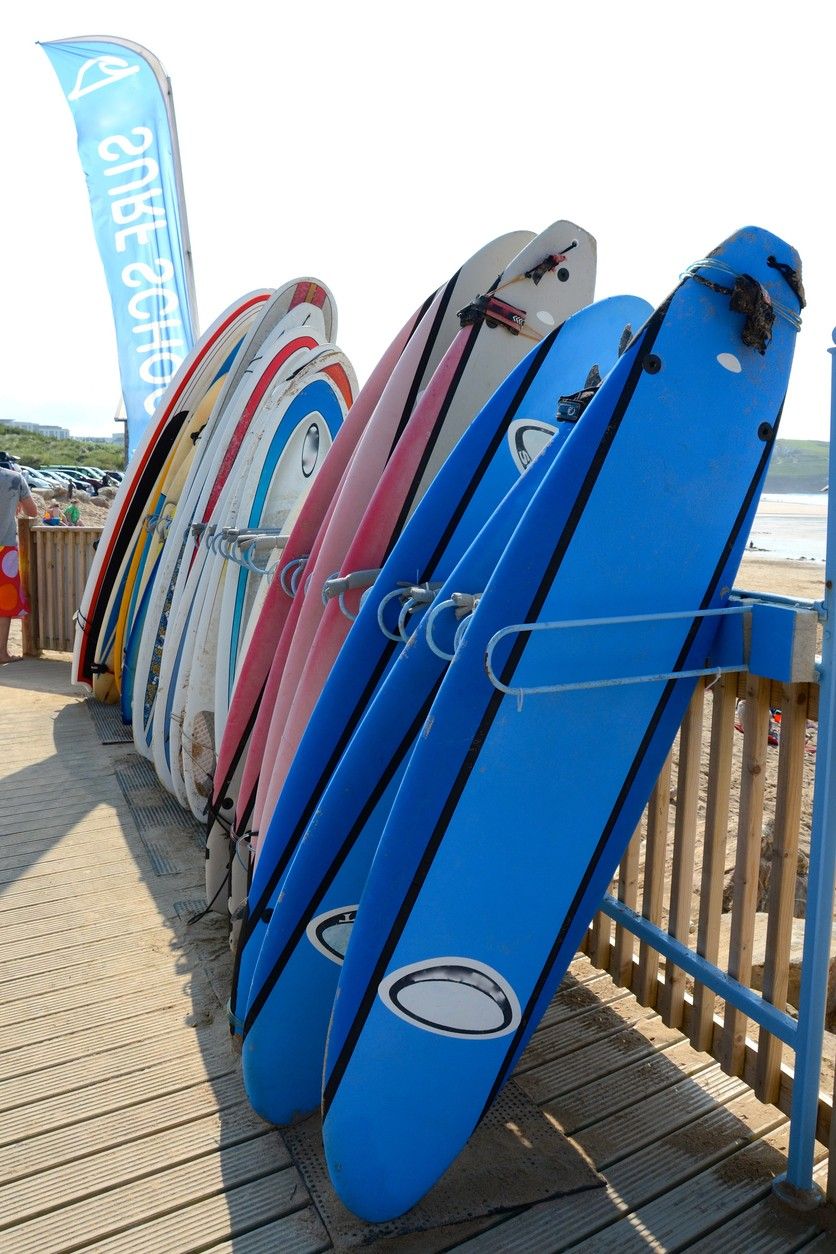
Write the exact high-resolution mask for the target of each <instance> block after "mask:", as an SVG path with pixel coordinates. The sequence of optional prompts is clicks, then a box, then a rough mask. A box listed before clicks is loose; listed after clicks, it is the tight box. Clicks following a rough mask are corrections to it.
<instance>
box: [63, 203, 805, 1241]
mask: <svg viewBox="0 0 836 1254" xmlns="http://www.w3.org/2000/svg"><path fill="white" fill-rule="evenodd" d="M595 268H596V246H595V241H594V240H593V239H592V237H591V236H590V235H589V234H588V233H587V232H586V231H584V230H582V229H581V228H580V227H578V226H576V225H574V224H572V223H570V222H565V221H559V222H556V223H554V224H553V225H552V226H550V227H549V228H548V229H547V230H546V231H544V232H543V233H542V234H540V235H538V236H536V237H535V236H533V235H532V234H531V233H529V232H514V233H511V234H509V235H506V236H503V237H501V238H500V239H498V240H494V241H493V242H491V243H490V244H488V245H486V246H485V247H484V248H483V249H481V250H480V251H479V252H478V253H476V254H475V256H474V257H472V258H471V259H470V260H469V261H468V262H466V263H465V264H464V265H463V266H462V267H461V269H460V270H458V271H457V272H456V274H455V275H453V276H452V278H451V279H450V280H449V281H448V282H447V283H446V284H444V286H443V287H441V288H439V289H438V290H437V291H436V292H435V293H434V294H433V295H432V296H431V297H430V298H429V299H427V300H426V301H425V302H424V303H423V304H422V305H421V306H420V307H419V308H418V309H417V310H416V312H415V313H414V314H413V315H412V316H411V317H410V318H409V319H408V320H407V322H406V323H405V324H404V326H403V327H402V328H401V330H400V331H399V332H398V333H397V335H396V336H395V338H394V339H393V341H392V343H391V344H390V346H389V347H388V349H387V350H386V352H385V353H384V354H383V356H382V357H381V359H380V362H379V363H378V365H377V367H376V368H375V370H374V371H373V372H372V374H371V376H370V377H369V379H368V381H367V382H366V383H365V385H364V386H363V388H362V389H360V390H359V391H358V390H357V387H356V382H355V379H354V376H353V373H352V370H351V367H350V365H349V363H348V362H347V360H346V359H345V357H344V355H343V354H342V353H341V352H340V351H339V349H338V348H336V347H335V345H334V342H333V341H334V335H335V313H334V307H333V302H332V300H331V297H330V294H329V293H328V291H327V289H326V288H325V287H324V286H323V285H322V284H321V283H319V282H318V281H316V280H313V279H305V280H299V281H297V282H295V283H291V284H289V285H287V286H286V287H284V288H282V289H280V290H279V291H278V292H275V293H270V292H267V291H263V292H257V293H252V294H250V295H249V296H247V297H245V298H244V299H243V300H241V301H240V302H238V303H237V304H236V305H235V306H234V307H232V308H231V309H230V310H228V311H227V312H226V313H225V314H224V315H223V316H222V317H221V318H220V319H218V321H217V322H216V323H215V324H214V325H213V326H212V327H211V328H210V329H209V331H207V332H206V334H205V335H204V336H203V338H202V339H201V341H200V343H199V344H198V345H197V347H196V349H195V350H194V352H193V354H192V356H191V357H190V359H189V360H188V361H187V362H186V363H185V364H184V366H183V367H182V368H181V371H180V373H179V375H178V377H177V378H176V379H175V381H174V382H173V384H172V385H171V388H170V389H169V392H168V394H167V396H166V397H165V398H164V400H163V402H162V404H161V406H160V408H159V410H158V412H157V415H156V416H155V420H154V422H153V423H152V425H151V428H150V429H149V432H148V434H147V435H146V438H145V440H144V442H143V445H142V447H141V448H140V449H139V451H138V452H137V454H136V456H135V457H134V459H133V460H132V462H131V465H130V467H129V469H128V473H127V475H126V477H125V482H124V483H123V485H122V488H121V490H120V493H119V495H118V497H117V499H116V501H115V503H114V508H113V509H112V511H111V515H110V519H109V523H108V527H107V529H106V531H105V533H104V534H103V537H102V541H101V542H100V545H99V549H98V551H97V554H96V560H95V563H94V567H93V570H92V572H91V576H90V580H89V582H88V586H87V589H86V591H85V595H84V601H83V604H82V607H81V611H80V614H79V620H78V623H79V625H78V632H77V638H76V648H75V654H74V660H73V668H74V669H73V674H74V678H75V679H76V681H77V682H80V683H86V684H88V685H89V686H92V687H93V689H94V691H95V692H96V693H97V694H98V695H99V696H101V697H102V699H106V700H116V699H118V700H119V701H120V703H121V709H122V715H123V718H124V719H125V721H126V722H130V723H131V724H132V727H133V735H134V741H135V744H136V746H137V749H138V750H139V752H141V753H144V754H145V755H147V756H149V757H151V758H153V761H154V763H155V766H156V769H157V773H158V775H159V778H160V780H161V781H162V782H163V783H164V784H165V785H166V787H168V788H169V789H171V791H172V792H173V793H174V794H175V795H176V796H177V797H178V798H179V799H180V801H181V802H182V803H183V804H184V805H186V806H188V807H190V808H191V809H192V811H193V812H194V813H195V814H196V815H198V816H199V817H201V818H205V819H206V821H207V894H208V900H209V902H210V905H211V906H212V908H214V909H219V910H221V911H226V910H229V911H230V914H231V919H232V924H233V936H234V938H235V969H234V977H233V986H232V989H231V996H230V1022H231V1025H232V1029H233V1031H234V1032H236V1033H238V1034H240V1035H241V1036H242V1038H243V1043H242V1065H243V1074H244V1082H245V1086H246V1090H247V1094H248V1097H249V1099H250V1101H251V1103H252V1104H253V1106H254V1108H255V1109H256V1110H257V1111H258V1112H259V1113H260V1114H262V1115H263V1116H264V1117H265V1118H267V1119H268V1120H270V1121H272V1122H274V1123H278V1124H282V1123H286V1122H288V1121H291V1120H293V1119H296V1118H299V1117H301V1116H303V1115H306V1114H308V1113H310V1112H312V1111H313V1110H315V1109H316V1108H317V1107H319V1106H320V1104H321V1105H322V1111H323V1118H324V1122H323V1136H324V1144H325V1153H326V1159H327V1162H328V1166H329V1170H330V1172H331V1176H332V1180H333V1182H334V1185H335V1188H336V1189H337V1192H338V1193H339V1195H340V1197H341V1198H342V1199H343V1201H344V1202H345V1203H346V1205H348V1206H349V1207H350V1208H351V1209H352V1210H354V1211H355V1212H356V1213H357V1214H359V1215H362V1216H363V1217H365V1218H367V1219H370V1220H383V1219H389V1218H392V1217H394V1216H396V1215H398V1214H400V1213H402V1212H403V1211H404V1210H406V1209H408V1208H409V1207H410V1206H412V1205H413V1204H414V1203H415V1202H416V1201H417V1200H418V1199H419V1198H420V1197H421V1196H422V1195H423V1194H424V1193H425V1192H426V1191H427V1190H428V1189H429V1188H430V1187H431V1186H432V1184H433V1183H434V1182H435V1181H436V1180H437V1179H438V1177H439V1176H440V1175H441V1174H442V1173H443V1171H444V1170H445V1169H446V1167H447V1166H448V1165H449V1163H450V1162H451V1161H452V1160H453V1158H454V1157H455V1156H456V1154H457V1153H458V1152H459V1150H460V1149H461V1148H462V1147H463V1145H464V1144H465V1142H466V1141H467V1139H468V1137H469V1136H470V1134H471V1132H472V1131H473V1129H474V1127H475V1126H476V1124H477V1122H478V1120H479V1118H480V1116H481V1114H482V1113H483V1112H484V1110H485V1109H486V1108H487V1107H488V1106H489V1105H490V1103H491V1101H492V1100H493V1098H494V1097H495V1096H496V1094H497V1092H498V1091H499V1089H500V1088H501V1086H502V1084H503V1083H504V1081H505V1080H506V1079H507V1078H508V1076H509V1075H510V1073H511V1070H512V1069H513V1067H514V1064H515V1062H516V1060H517V1059H518V1057H519V1055H520V1053H521V1051H522V1050H523V1049H524V1047H525V1045H526V1043H527V1041H528V1040H529V1038H530V1036H531V1033H532V1032H533V1030H534V1028H535V1027H536V1025H537V1022H538V1020H539V1018H540V1017H541V1015H542V1013H543V1011H544V1010H545V1008H546V1006H547V1004H548V1001H549V999H550V998H551V996H552V994H553V992H554V990H555V988H556V987H557V984H558V983H559V981H560V979H561V978H562V976H563V974H564V973H565V970H566V968H567V966H568V964H569V962H570V961H571V958H572V956H573V954H574V952H575V949H576V947H577V945H578V943H579V941H580V939H581V937H582V935H583V931H584V929H585V927H586V926H587V924H588V921H589V919H590V918H591V917H592V915H593V913H594V911H595V909H596V907H597V904H598V902H599V901H600V898H601V896H602V894H603V893H604V891H605V889H606V887H607V885H608V883H609V881H610V878H611V876H612V873H613V870H614V868H615V866H616V864H617V862H618V860H619V858H620V856H621V853H622V852H623V849H624V847H625V846H626V843H627V841H628V839H629V837H630V835H631V834H632V832H633V830H634V828H635V825H636V823H637V821H638V819H639V816H640V814H641V810H642V808H643V806H644V803H645V801H646V799H647V796H648V794H649V792H650V790H651V788H652V785H653V783H654V780H655V778H656V775H657V774H658V771H659V769H660V768H661V765H662V762H663V761H664V758H665V755H666V754H667V751H668V749H669V747H670V744H671V742H672V740H673V737H674V735H675V733H676V729H677V727H678V725H679V721H680V719H681V717H682V714H683V713H684V710H685V708H686V706H687V703H688V700H689V699H690V695H691V693H692V691H693V686H694V684H695V683H696V682H697V678H698V676H699V674H700V672H701V670H702V668H704V666H705V664H706V658H707V657H708V655H709V653H710V648H711V642H712V638H713V636H714V634H715V633H716V630H717V624H718V622H719V617H720V616H719V614H718V611H719V610H721V609H722V608H723V607H724V606H725V604H726V602H727V600H728V597H729V591H730V589H731V587H732V584H733V580H734V575H735V573H736V570H737V566H738V564H739V561H740V557H741V555H742V551H743V547H744V544H745V541H746V536H747V535H748V531H749V527H750V525H751V520H752V517H753V515H754V512H755V509H756V506H757V500H758V495H759V492H760V490H761V488H762V485H763V480H764V477H765V474H766V470H767V465H768V461H769V456H770V453H771V449H772V446H773V444H774V440H775V437H776V433H777V428H778V420H779V416H780V412H781V406H782V403H783V397H784V394H785V391H786V386H787V381H788V377H789V370H790V364H791V360H792V353H793V347H794V340H795V334H796V332H797V330H798V327H799V325H800V317H799V314H800V309H801V307H802V306H803V290H802V287H801V280H800V264H799V261H798V257H797V254H796V253H795V252H794V250H792V249H791V248H790V247H789V246H788V245H787V244H785V243H784V242H783V241H781V240H780V239H778V238H777V237H775V236H772V235H770V234H769V233H767V232H765V231H763V230H760V229H758V228H754V227H750V228H746V229H744V230H742V231H739V232H737V233H736V234H734V235H732V236H731V237H730V238H729V239H728V240H726V241H725V242H724V243H723V244H721V245H720V246H719V247H718V248H716V249H715V250H714V251H713V252H712V253H711V254H710V255H708V256H707V257H705V258H703V259H702V260H699V261H697V262H694V263H693V264H692V265H691V266H690V267H689V268H688V269H687V270H686V271H685V273H684V274H683V275H682V276H681V277H680V281H679V283H678V286H676V287H675V289H674V291H673V293H672V295H671V296H670V297H669V298H668V299H667V300H666V301H665V302H663V304H662V305H661V306H660V307H659V308H657V309H655V310H653V309H652V308H651V307H650V305H648V304H647V303H646V302H645V301H643V300H641V299H639V298H637V297H633V296H618V297H610V298H608V299H605V300H600V301H598V302H596V303H592V300H593V291H594V283H595ZM349 940H350V945H349Z"/></svg>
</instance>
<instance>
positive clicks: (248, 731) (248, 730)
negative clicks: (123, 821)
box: [221, 292, 449, 818]
mask: <svg viewBox="0 0 836 1254" xmlns="http://www.w3.org/2000/svg"><path fill="white" fill-rule="evenodd" d="M435 296H436V293H435V292H431V293H430V295H429V296H428V297H427V298H426V300H425V301H424V303H423V304H422V305H421V307H420V309H419V310H418V312H417V313H416V315H415V318H414V319H413V323H412V326H411V328H410V331H409V334H408V335H407V337H406V343H405V344H404V349H405V348H406V345H407V344H408V343H409V341H410V340H411V339H412V337H413V336H414V334H415V332H416V330H417V329H418V326H419V324H420V322H421V319H422V318H423V317H424V314H425V313H426V312H427V310H428V309H429V308H430V306H431V305H432V303H433V301H434V300H435ZM448 300H449V298H448ZM407 412H408V411H407ZM268 678H269V676H267V677H265V679H264V682H263V684H262V685H261V687H260V689H259V692H258V695H257V697H256V704H255V709H254V711H253V713H252V714H251V715H250V717H249V718H248V720H247V723H246V726H245V728H244V731H243V734H242V736H241V738H240V739H239V741H238V745H237V746H236V749H235V752H234V754H233V756H232V759H231V762H230V767H229V770H228V771H227V773H226V775H225V777H224V780H223V782H222V784H221V790H222V792H224V793H225V791H226V789H228V788H229V785H230V783H231V782H232V778H233V775H234V774H235V769H236V767H237V765H238V762H239V760H240V758H241V754H242V753H243V751H244V749H245V748H246V744H247V741H248V740H249V737H250V736H251V735H252V731H253V728H254V726H255V720H256V718H257V716H258V709H259V706H260V705H261V700H262V697H263V696H264V689H265V688H266V687H267V679H268ZM251 808H252V807H250V810H251ZM247 818H249V814H248V815H247Z"/></svg>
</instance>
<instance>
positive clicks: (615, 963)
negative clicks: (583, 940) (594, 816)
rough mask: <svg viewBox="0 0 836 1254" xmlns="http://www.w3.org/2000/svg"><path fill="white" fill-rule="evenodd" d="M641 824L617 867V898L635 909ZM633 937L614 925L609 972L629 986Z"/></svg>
mask: <svg viewBox="0 0 836 1254" xmlns="http://www.w3.org/2000/svg"><path fill="white" fill-rule="evenodd" d="M641 844H642V825H641V824H639V826H638V827H637V828H636V831H635V832H634V833H633V837H632V840H631V841H630V843H629V845H628V846H627V852H626V853H625V855H624V857H623V858H622V859H621V865H620V866H619V868H618V900H619V901H622V902H624V904H625V905H626V906H629V908H630V909H631V910H635V909H636V902H637V900H638V891H639V858H640V855H641ZM634 951H635V938H634V936H633V933H632V932H630V931H628V930H627V928H626V927H623V926H622V925H621V924H620V923H617V924H616V927H615V944H614V945H613V952H612V965H611V967H610V972H611V975H612V977H613V979H614V980H615V982H616V984H621V985H623V986H624V987H625V988H629V987H630V981H631V979H632V978H633V953H634Z"/></svg>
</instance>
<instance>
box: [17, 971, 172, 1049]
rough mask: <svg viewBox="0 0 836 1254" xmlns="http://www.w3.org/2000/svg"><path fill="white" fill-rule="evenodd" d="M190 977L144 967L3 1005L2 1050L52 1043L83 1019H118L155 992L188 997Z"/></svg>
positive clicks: (72, 1029) (73, 1028)
mask: <svg viewBox="0 0 836 1254" xmlns="http://www.w3.org/2000/svg"><path fill="white" fill-rule="evenodd" d="M191 978H192V977H191V976H190V975H184V974H183V973H182V972H180V973H176V972H175V971H174V970H172V969H169V970H166V969H165V968H161V967H152V968H151V969H148V968H146V967H144V966H143V967H141V968H140V969H139V970H138V971H137V972H135V973H132V974H129V975H115V976H111V977H110V979H105V980H101V981H100V982H99V983H98V984H84V985H82V986H81V987H80V988H70V989H59V990H57V992H55V993H53V994H51V995H50V994H47V995H46V996H44V997H30V998H24V999H22V1000H21V1001H17V1002H13V1003H11V1004H6V1003H3V1004H2V1005H0V1048H3V1049H17V1048H18V1046H19V1045H31V1044H33V1043H34V1042H35V1041H41V1040H50V1039H52V1038H53V1037H56V1036H62V1035H64V1033H65V1032H67V1031H74V1030H75V1025H76V1024H77V1022H78V1019H79V1017H80V1016H83V1017H84V1018H85V1019H86V1020H87V1021H93V1019H94V1018H95V1017H97V1016H99V1015H104V1014H113V1015H114V1017H115V1018H117V1019H118V1018H120V1016H121V1017H123V1016H124V1012H125V1011H126V1010H128V1009H130V1007H132V1006H134V1005H136V1003H137V1002H138V1001H139V1000H140V999H141V998H144V997H145V995H146V993H149V992H152V991H153V990H155V989H169V990H170V991H171V992H174V991H175V990H177V991H179V993H180V994H181V995H182V996H188V993H189V984H190V980H191Z"/></svg>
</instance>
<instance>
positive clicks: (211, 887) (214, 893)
mask: <svg viewBox="0 0 836 1254" xmlns="http://www.w3.org/2000/svg"><path fill="white" fill-rule="evenodd" d="M430 299H432V298H430ZM429 305H430V300H428V301H426V302H425V304H424V305H423V306H422V307H421V308H420V309H418V310H416V312H415V313H414V314H413V315H412V317H411V318H410V319H409V320H408V321H407V322H406V323H405V325H404V326H403V327H402V328H401V330H400V331H399V332H398V334H397V335H396V336H395V338H394V340H393V341H392V343H391V344H390V345H389V347H388V348H387V349H386V352H385V353H384V354H383V356H382V357H381V359H380V361H379V362H378V364H377V366H376V367H375V369H374V370H373V371H372V374H371V375H370V376H369V379H368V381H367V382H366V384H365V386H364V387H363V388H362V390H361V391H360V393H359V395H358V396H357V399H356V400H355V402H354V404H353V405H352V406H351V409H350V410H349V411H348V414H347V416H346V419H345V422H344V423H343V425H342V427H341V428H340V430H339V432H338V434H337V438H336V440H335V441H334V443H333V445H332V446H331V448H330V449H329V450H328V455H327V457H326V458H325V461H324V463H323V466H322V469H321V470H320V472H319V474H318V475H317V477H316V479H315V480H314V482H313V485H312V487H311V490H310V492H309V493H308V496H307V497H306V498H305V503H304V505H303V506H302V509H301V510H300V512H299V515H298V517H297V519H296V522H295V524H294V525H293V528H292V529H291V532H290V535H289V536H288V540H287V544H286V545H285V548H284V550H283V552H282V558H281V562H280V563H279V567H278V569H277V570H276V572H275V574H274V575H273V576H272V580H271V584H270V588H269V590H268V592H267V596H266V597H265V600H264V604H263V605H262V608H261V612H260V614H259V618H258V622H257V624H256V626H255V629H254V631H253V633H252V635H251V637H250V642H249V646H248V648H247V653H246V656H245V658H244V659H243V662H242V664H241V667H240V670H239V673H238V676H237V678H236V681H235V688H234V690H233V694H232V699H231V701H230V706H229V711H228V713H227V719H226V725H225V727H224V734H223V737H222V740H221V743H220V746H219V748H218V762H217V766H216V768H215V781H214V787H213V793H212V804H211V807H210V811H209V819H208V837H207V850H206V859H207V865H206V890H207V901H209V902H210V903H212V904H213V907H214V908H217V909H218V910H219V911H222V912H225V911H226V909H227V903H226V898H225V897H224V898H223V900H222V901H221V900H220V897H221V892H220V890H221V887H222V885H223V881H224V879H225V878H226V874H227V863H228V829H229V827H230V825H231V824H230V820H231V818H232V816H233V814H234V805H235V801H236V799H237V797H238V795H239V791H240V789H241V788H242V786H244V785H246V786H247V787H248V789H249V791H248V792H247V793H246V794H245V795H246V796H248V797H249V796H252V795H254V792H255V782H256V781H257V779H258V763H260V760H261V752H262V750H263V747H264V741H265V740H266V736H267V731H268V729H269V719H268V720H266V722H265V725H264V727H263V729H262V728H261V727H260V726H259V720H258V713H259V710H260V706H261V702H262V700H263V699H266V700H267V701H268V703H269V701H270V687H269V678H270V676H271V675H272V674H273V671H274V670H275V672H276V673H275V682H274V685H273V687H274V691H273V697H275V690H276V689H277V688H278V681H279V678H280V676H281V667H280V666H279V669H278V670H276V668H275V660H276V659H277V658H279V657H280V656H281V652H282V651H281V650H280V649H279V644H280V641H281V640H282V638H283V636H284V633H285V626H286V625H288V624H294V623H295V621H296V618H297V617H298V614H299V610H300V608H301V602H302V599H303V586H297V588H296V594H295V595H294V594H293V592H292V591H291V585H290V582H289V579H290V576H291V575H292V574H293V571H294V569H295V568H296V567H297V566H298V565H299V564H300V563H302V562H307V561H312V560H315V551H314V546H315V542H316V538H317V535H318V534H319V532H320V529H321V528H322V527H323V523H324V522H326V520H327V519H328V518H329V517H330V513H331V510H332V509H333V506H334V503H335V498H336V495H337V493H338V490H339V487H340V484H341V481H342V479H343V476H344V474H345V471H346V468H347V466H348V465H349V463H350V461H351V458H352V456H353V454H354V450H355V448H356V447H357V443H358V441H359V439H360V437H361V435H362V433H363V431H364V429H365V427H366V425H367V423H368V421H369V419H370V417H371V415H372V413H373V412H374V410H375V407H376V406H377V403H378V401H379V400H380V396H381V394H382V392H383V389H384V387H385V385H386V382H387V381H388V379H389V377H390V376H391V374H392V371H393V370H394V368H395V365H396V364H397V362H398V360H399V358H400V357H401V355H402V353H403V351H404V349H405V347H406V345H407V343H408V342H409V340H410V338H411V336H412V334H413V332H414V331H415V329H416V327H417V326H418V324H419V322H420V320H421V318H422V316H423V314H424V313H425V312H426V310H427V308H428V307H429ZM291 631H292V626H291ZM289 643H290V636H289V635H288V637H287V643H286V647H285V649H284V656H285V657H286V655H287V648H288V647H289ZM271 668H272V670H271ZM251 752H252V754H253V764H252V766H251V767H250V770H249V774H248V772H247V764H248V761H249V758H250V754H251ZM250 777H252V784H251V785H249V783H248V781H249V779H250Z"/></svg>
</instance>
